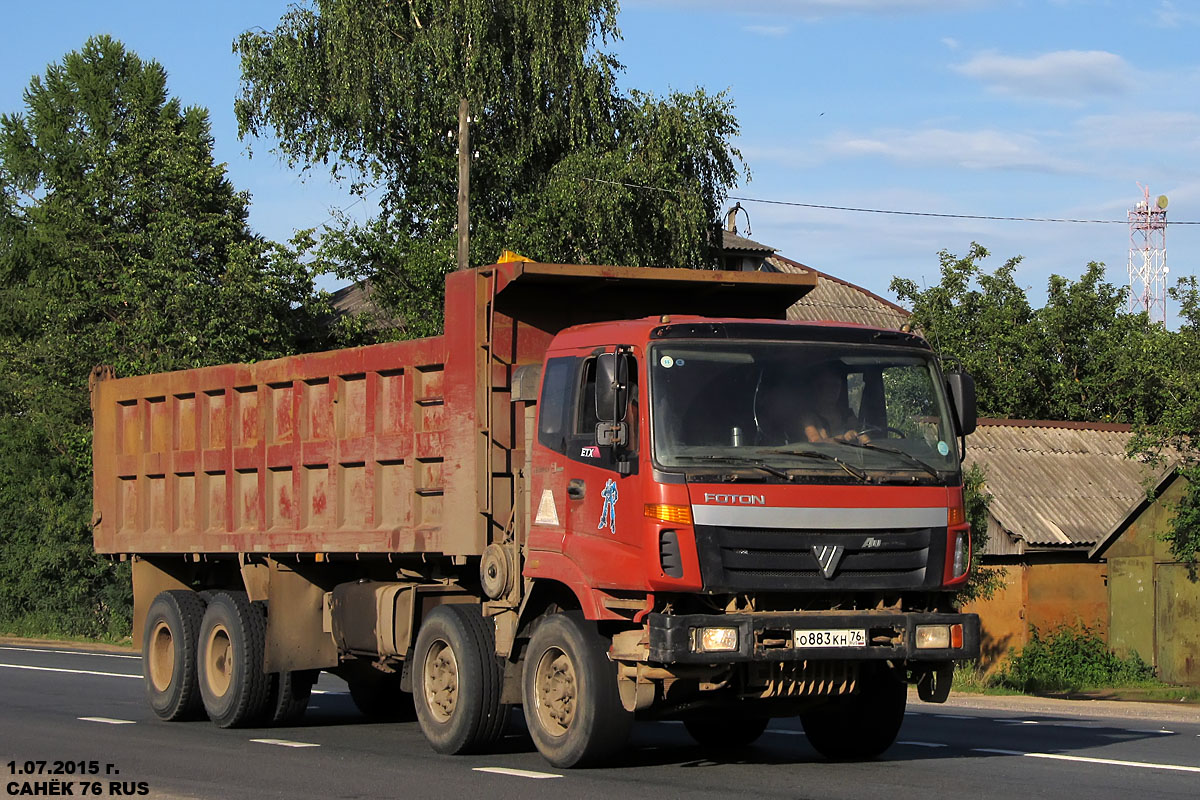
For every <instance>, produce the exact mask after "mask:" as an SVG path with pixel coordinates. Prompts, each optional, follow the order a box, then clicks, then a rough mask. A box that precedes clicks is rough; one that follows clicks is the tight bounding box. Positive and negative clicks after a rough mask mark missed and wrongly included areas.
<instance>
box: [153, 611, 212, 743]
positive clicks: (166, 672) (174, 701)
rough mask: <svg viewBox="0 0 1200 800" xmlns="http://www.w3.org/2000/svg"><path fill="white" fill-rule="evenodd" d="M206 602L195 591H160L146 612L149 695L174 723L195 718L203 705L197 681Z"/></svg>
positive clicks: (161, 716) (159, 712)
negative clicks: (199, 645)
mask: <svg viewBox="0 0 1200 800" xmlns="http://www.w3.org/2000/svg"><path fill="white" fill-rule="evenodd" d="M203 617H204V601H203V600H201V599H200V597H199V596H197V595H196V593H195V592H191V591H187V590H185V589H176V590H173V591H169V592H160V593H159V595H158V596H157V597H155V598H154V602H152V603H151V604H150V610H149V612H148V613H147V614H146V627H145V628H144V633H143V635H142V664H143V665H144V669H145V674H146V698H147V699H148V700H149V701H150V708H151V709H153V710H154V714H155V716H157V717H158V718H159V719H161V720H166V721H168V722H173V721H175V720H181V719H195V718H196V717H198V716H200V712H201V711H202V709H203V705H202V703H201V700H200V685H199V684H198V683H197V680H196V643H197V642H198V641H199V637H200V621H201V620H202V619H203Z"/></svg>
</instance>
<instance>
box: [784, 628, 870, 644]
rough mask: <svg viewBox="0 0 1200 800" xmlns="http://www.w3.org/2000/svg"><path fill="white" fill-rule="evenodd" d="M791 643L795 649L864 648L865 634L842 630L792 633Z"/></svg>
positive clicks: (863, 632)
mask: <svg viewBox="0 0 1200 800" xmlns="http://www.w3.org/2000/svg"><path fill="white" fill-rule="evenodd" d="M792 641H793V643H794V644H795V646H796V647H866V646H867V632H866V631H864V630H853V629H844V628H835V629H831V630H821V631H794V632H793V633H792Z"/></svg>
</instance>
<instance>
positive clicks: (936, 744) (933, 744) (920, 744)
mask: <svg viewBox="0 0 1200 800" xmlns="http://www.w3.org/2000/svg"><path fill="white" fill-rule="evenodd" d="M896 744H910V745H912V746H913V747H945V746H946V745H944V744H942V743H940V742H896Z"/></svg>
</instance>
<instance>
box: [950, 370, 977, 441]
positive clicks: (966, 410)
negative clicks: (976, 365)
mask: <svg viewBox="0 0 1200 800" xmlns="http://www.w3.org/2000/svg"><path fill="white" fill-rule="evenodd" d="M946 388H947V389H949V390H950V400H951V401H952V402H953V403H954V421H955V422H956V423H958V433H959V435H960V436H969V435H970V434H972V433H974V431H975V380H974V379H973V378H972V377H971V376H970V375H968V374H967V373H965V372H953V373H951V374H949V375H947V376H946Z"/></svg>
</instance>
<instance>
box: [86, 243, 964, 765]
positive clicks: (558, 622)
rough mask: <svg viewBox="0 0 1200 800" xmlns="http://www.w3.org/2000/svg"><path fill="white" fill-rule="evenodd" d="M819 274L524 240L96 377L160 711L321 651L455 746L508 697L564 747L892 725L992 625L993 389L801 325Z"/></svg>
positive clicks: (441, 747)
mask: <svg viewBox="0 0 1200 800" xmlns="http://www.w3.org/2000/svg"><path fill="white" fill-rule="evenodd" d="M814 285H815V278H814V276H811V275H773V274H762V273H735V272H711V271H693V270H682V269H633V268H621V267H593V266H575V265H550V264H534V263H520V262H518V263H506V264H497V265H493V266H489V267H485V268H481V269H477V270H470V271H463V272H457V273H454V274H451V275H450V276H449V277H448V278H447V280H446V306H445V312H446V313H445V319H446V332H445V334H444V335H442V336H437V337H432V338H428V339H420V340H414V341H406V342H395V343H389V344H380V345H373V346H369V347H360V348H355V349H347V350H340V351H334V352H325V353H314V354H308V355H297V356H293V357H288V358H282V359H278V360H274V361H265V362H261V363H257V364H230V365H225V366H217V367H209V368H204V369H195V370H187V371H182V372H173V373H168V374H162V375H147V376H142V377H131V378H122V379H112V378H108V379H104V378H103V376H101V379H99V380H97V381H96V382H95V384H94V387H93V398H92V401H93V413H94V417H95V443H94V448H95V520H94V525H95V546H96V549H97V550H98V551H99V552H101V553H108V554H114V555H119V556H121V557H123V558H129V559H130V560H132V562H133V584H134V586H133V588H134V632H135V638H136V639H137V640H138V642H139V644H140V646H141V647H142V651H143V653H144V665H145V684H146V692H147V695H148V700H149V703H150V705H151V706H152V707H153V710H154V712H155V714H157V716H159V717H160V718H162V719H164V720H175V719H184V718H188V717H195V716H202V715H204V714H207V716H208V717H209V718H210V719H212V720H213V721H214V722H216V723H217V724H218V725H221V726H249V725H262V724H271V723H287V722H289V721H294V720H296V719H297V718H298V717H299V716H300V715H301V714H302V713H303V712H304V708H305V706H306V705H307V703H308V698H309V692H310V689H311V687H312V685H313V682H314V681H315V679H316V677H317V675H318V674H319V672H320V671H321V670H328V671H330V672H333V673H335V674H337V675H339V676H341V677H342V678H344V679H345V681H346V682H347V683H348V685H349V687H350V692H351V695H352V696H353V699H354V701H355V703H356V704H357V705H358V707H359V708H360V709H362V710H363V711H364V712H365V713H367V714H370V715H375V716H379V717H387V716H393V717H394V716H403V715H404V713H405V710H406V709H407V710H408V712H409V713H410V714H411V713H412V712H413V710H414V709H415V714H416V717H417V719H418V721H419V724H420V726H421V728H422V730H423V732H424V734H425V735H426V737H427V738H428V740H429V742H430V743H431V745H432V746H433V747H434V748H435V749H436V750H437V751H439V752H443V753H460V752H469V751H480V750H484V749H486V748H487V747H488V746H489V745H491V744H492V743H493V742H495V741H496V740H497V739H498V737H500V736H501V734H502V731H503V728H504V725H505V722H506V719H507V717H508V715H509V711H510V708H511V707H512V706H515V705H521V706H523V708H524V716H525V720H526V723H527V725H528V729H529V733H530V735H531V736H532V738H533V741H534V743H535V744H536V746H537V748H538V750H539V751H540V752H541V753H542V754H543V755H544V756H545V758H546V759H547V760H548V761H550V762H551V763H552V764H554V765H556V766H560V767H568V766H574V765H577V764H579V765H581V764H587V763H595V762H597V761H599V760H601V759H604V758H606V757H608V756H611V755H612V754H614V753H615V752H617V751H618V750H620V749H621V748H622V747H623V745H624V743H625V741H626V738H627V735H628V732H629V728H630V725H631V724H632V722H633V720H634V719H635V718H637V719H676V720H682V721H683V722H684V724H685V725H686V728H687V730H688V731H689V733H690V734H691V735H692V736H693V737H694V738H695V739H696V740H697V741H699V742H700V743H702V744H704V745H708V746H713V747H736V746H741V745H745V744H748V743H750V742H752V741H754V740H755V739H756V738H757V737H758V736H759V735H760V734H761V733H762V732H763V730H764V728H765V727H766V725H767V722H768V721H769V720H770V719H771V718H772V717H784V716H797V715H798V716H799V718H800V720H801V721H802V723H803V726H804V729H805V732H806V733H807V735H808V739H809V741H810V742H811V743H812V745H813V746H814V747H815V748H816V749H817V750H818V751H820V752H821V753H823V754H825V755H827V756H829V757H835V758H869V757H872V756H875V755H877V754H879V753H881V752H882V751H883V750H885V749H886V748H887V747H889V746H890V745H891V743H892V742H893V741H894V739H895V737H896V734H897V732H898V730H899V728H900V725H901V722H902V720H903V715H904V709H905V703H906V697H907V686H908V685H909V684H915V685H916V687H917V689H918V692H919V694H920V696H921V697H922V698H923V699H926V700H933V701H940V700H944V699H945V697H946V695H947V693H948V691H949V685H950V679H951V675H952V672H953V666H954V663H955V662H956V661H958V660H963V659H970V658H975V657H977V656H978V652H979V621H978V618H977V617H976V616H974V615H971V614H962V613H959V612H958V610H957V609H956V607H955V605H954V602H953V598H954V595H955V592H956V590H957V589H959V588H961V586H962V585H963V583H964V581H965V580H966V575H967V570H968V566H969V558H970V538H969V530H968V526H967V524H966V521H965V519H964V508H963V493H962V474H961V469H960V460H959V457H960V445H961V443H962V441H963V438H962V437H964V436H965V435H966V434H968V433H970V432H971V430H972V429H973V428H974V425H975V400H974V388H973V384H972V383H971V381H970V378H969V376H966V375H961V374H943V371H942V369H941V367H940V364H939V361H938V359H937V358H936V357H935V355H934V354H933V353H932V352H931V350H930V348H929V346H928V345H927V344H926V342H925V341H924V340H923V339H921V338H920V337H918V336H916V335H914V334H911V333H907V332H904V331H896V330H882V329H876V328H870V327H863V326H855V325H847V324H833V323H824V324H812V323H801V322H793V321H787V319H786V310H787V308H788V307H789V306H790V305H792V304H793V303H794V302H795V301H796V300H797V299H799V298H800V297H802V296H803V295H804V294H805V293H806V292H808V291H809V290H810V289H812V288H813V286H814Z"/></svg>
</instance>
